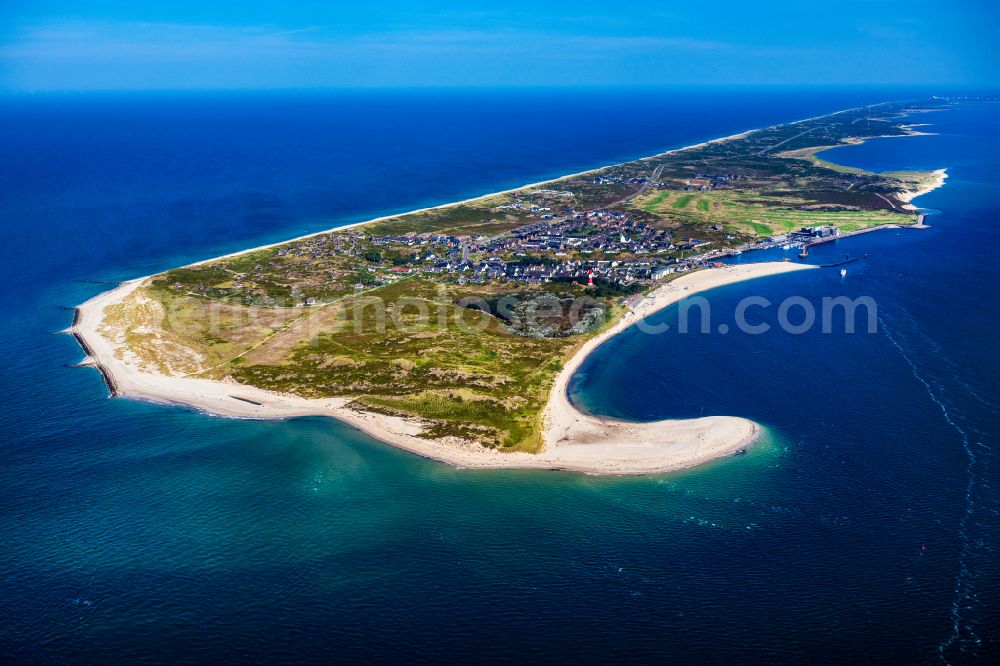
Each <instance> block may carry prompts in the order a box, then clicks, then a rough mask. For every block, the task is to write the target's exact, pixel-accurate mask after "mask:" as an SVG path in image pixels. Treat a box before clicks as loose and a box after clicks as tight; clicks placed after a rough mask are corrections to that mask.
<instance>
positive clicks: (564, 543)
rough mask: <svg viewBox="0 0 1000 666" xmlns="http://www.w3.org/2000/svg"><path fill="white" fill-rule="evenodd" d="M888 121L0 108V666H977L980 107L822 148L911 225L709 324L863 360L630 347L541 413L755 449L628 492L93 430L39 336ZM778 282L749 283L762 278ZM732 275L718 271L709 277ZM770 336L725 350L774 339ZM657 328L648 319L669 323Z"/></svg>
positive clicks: (571, 105)
mask: <svg viewBox="0 0 1000 666" xmlns="http://www.w3.org/2000/svg"><path fill="white" fill-rule="evenodd" d="M887 96H888V97H898V96H899V95H898V92H895V91H894V92H893V93H891V94H881V95H880V94H879V93H878V91H865V92H863V93H858V92H851V91H846V92H845V91H826V92H816V91H813V92H810V93H808V94H807V93H791V92H773V91H772V92H770V93H767V94H764V93H751V92H748V91H741V92H736V91H711V92H706V91H701V92H691V91H687V92H683V93H682V92H680V91H673V92H659V93H648V92H646V93H644V92H641V91H635V92H631V93H620V92H619V93H609V92H602V91H576V92H563V93H559V94H555V93H546V94H540V93H534V92H530V93H529V92H517V93H512V92H508V93H489V92H480V93H463V94H460V95H458V94H444V93H435V94H427V93H421V94H416V93H393V94H389V93H365V94H361V93H351V94H339V95H315V94H313V95H270V96H253V95H201V96H197V95H190V96H179V97H177V96H175V97H170V96H132V97H130V96H122V97H111V96H94V97H86V96H84V97H79V96H67V97H56V96H43V97H15V98H6V99H3V100H2V101H0V146H2V147H3V150H0V221H2V223H3V232H4V238H5V243H4V247H5V249H6V252H5V253H4V261H3V263H2V264H0V277H2V278H3V281H4V286H5V287H6V288H5V289H4V290H3V291H2V292H0V308H2V310H0V312H2V313H3V315H4V316H3V319H2V320H0V331H2V334H3V339H4V340H5V342H6V348H7V352H8V353H7V354H4V355H3V356H2V357H0V370H2V381H0V399H2V403H0V404H3V405H4V406H5V418H4V419H3V420H2V421H0V428H2V430H0V441H2V446H3V450H2V451H0V543H2V544H3V546H2V548H0V586H2V594H0V657H3V658H5V660H11V659H13V660H17V661H38V660H46V661H77V660H88V661H111V660H116V661H117V660H137V659H146V660H155V661H174V660H187V661H209V660H217V659H228V660H243V661H279V660H286V661H291V660H306V661H328V660H330V659H361V658H382V659H388V658H404V657H414V658H417V659H421V660H430V659H446V660H467V659H470V658H473V657H476V656H478V657H484V658H487V659H496V660H501V659H505V658H521V659H540V658H546V657H548V658H560V657H562V658H567V657H572V658H576V659H580V660H585V661H606V660H608V659H619V660H625V659H627V660H642V659H646V660H649V659H653V658H657V659H666V658H671V659H673V660H675V661H697V662H706V661H730V662H732V661H737V662H747V661H768V662H802V661H806V660H816V659H817V658H818V659H823V660H825V661H829V660H837V661H842V660H847V659H868V660H870V659H874V660H878V661H893V662H911V663H912V662H918V663H919V662H928V661H936V660H940V659H941V658H942V657H943V658H944V659H945V660H947V661H951V662H964V661H975V660H976V658H977V657H978V658H979V659H980V660H985V659H987V658H988V657H989V656H990V655H991V654H997V652H998V649H1000V647H998V639H997V628H998V625H1000V611H998V608H1000V603H998V602H1000V593H998V591H1000V584H998V583H1000V571H998V565H997V557H996V553H995V548H996V545H997V540H998V536H1000V532H998V530H1000V518H998V506H1000V504H998V501H997V496H996V491H995V490H993V489H992V487H991V484H993V485H995V484H996V481H997V474H996V471H995V469H996V464H997V461H996V454H995V453H994V449H995V445H996V443H997V439H998V438H997V435H998V433H1000V385H998V382H997V379H996V378H997V377H998V376H1000V360H998V357H997V353H996V347H995V344H996V337H997V336H996V334H995V331H996V330H997V324H998V323H1000V322H998V318H1000V315H998V313H997V304H998V295H997V287H998V285H1000V280H998V272H1000V268H997V264H996V261H995V248H996V247H998V242H1000V229H998V226H997V223H998V218H1000V215H998V213H1000V205H998V204H997V203H996V201H995V193H996V192H997V189H998V187H1000V158H998V157H997V155H1000V109H998V108H997V107H996V106H992V107H988V106H969V107H964V108H961V109H958V110H952V111H948V112H943V113H935V114H928V115H926V116H922V117H920V119H919V120H920V121H921V122H931V123H933V128H932V129H933V131H936V132H938V133H939V134H937V135H935V136H928V137H919V138H906V139H895V140H892V139H885V140H877V141H873V142H870V143H868V144H865V145H864V146H857V147H850V148H845V149H838V150H837V151H833V152H831V153H830V157H831V159H836V160H837V161H840V162H843V163H849V164H853V165H857V166H862V167H865V168H873V169H879V170H880V169H897V168H906V167H913V168H938V167H948V168H949V173H950V178H949V181H948V184H947V186H946V187H944V188H942V189H940V190H938V191H936V192H934V193H932V194H930V195H927V196H925V197H923V198H921V199H920V200H919V201H918V203H919V204H920V205H922V206H926V207H933V208H935V209H938V210H940V211H941V212H940V213H938V214H936V215H934V216H932V217H931V218H929V221H930V223H931V225H932V228H931V229H928V230H923V231H917V230H900V231H898V232H897V231H883V232H877V233H874V234H869V235H865V236H861V237H857V238H854V239H849V240H843V241H838V242H837V243H836V244H831V245H828V246H824V247H822V248H819V249H817V250H815V251H814V252H813V256H812V258H811V260H812V261H816V262H818V263H823V262H826V261H830V260H832V259H839V258H841V257H842V256H843V254H844V253H846V252H850V253H852V255H854V256H863V255H864V254H865V253H867V254H868V255H869V256H868V258H867V259H864V260H863V261H859V262H857V263H854V264H851V265H850V266H849V267H848V269H849V271H848V275H847V276H846V278H843V279H842V278H841V277H840V275H839V274H838V273H837V272H836V271H833V270H821V271H812V272H805V273H801V274H795V275H788V276H782V277H779V278H769V279H765V280H759V281H755V282H752V283H745V284H742V285H734V286H731V287H727V288H725V289H721V290H717V291H716V292H713V293H712V294H710V299H709V302H710V304H711V309H712V323H713V330H715V329H716V326H715V324H716V323H718V322H726V321H732V313H733V310H734V308H735V306H736V304H737V303H738V302H739V300H740V299H741V298H743V297H745V296H747V295H762V296H765V297H767V298H768V299H769V300H770V301H772V302H773V303H775V304H777V303H779V302H781V301H782V299H784V298H786V297H788V296H791V295H799V296H803V297H805V298H806V299H807V300H810V301H811V302H817V303H818V302H819V299H821V298H822V297H823V296H837V295H849V296H851V297H856V296H870V297H872V298H873V299H874V300H875V302H876V303H877V306H878V314H879V318H880V322H879V327H878V331H877V332H876V333H873V334H867V333H855V334H853V335H848V334H845V333H843V332H839V333H838V332H837V328H836V327H835V331H834V332H833V333H831V334H824V333H822V332H821V331H819V330H812V331H810V332H808V333H805V334H802V335H789V334H787V333H783V332H781V331H780V330H778V329H777V328H775V329H773V330H772V331H770V332H768V333H766V334H763V335H744V334H741V333H738V332H735V331H733V332H730V333H729V334H726V335H722V334H719V333H711V334H697V333H688V334H678V333H675V332H673V331H676V328H677V327H676V326H673V327H672V329H671V332H668V333H666V334H663V335H659V336H650V335H646V334H643V333H642V332H640V331H632V332H630V333H627V334H625V335H623V336H620V337H619V338H616V339H615V340H613V341H612V342H610V343H608V344H607V345H605V346H604V347H602V348H601V349H600V350H599V352H598V353H597V354H595V356H594V357H593V358H592V359H591V360H590V361H589V362H588V363H586V364H585V366H584V367H583V368H582V372H581V374H580V375H579V376H578V378H577V381H575V382H574V398H575V399H576V400H578V401H580V402H581V403H583V404H584V405H586V406H587V407H589V408H590V409H594V410H596V411H598V412H601V413H606V414H611V415H615V416H622V417H628V418H635V419H659V418H668V417H676V416H697V415H700V414H733V415H740V416H746V417H750V418H753V419H755V420H757V421H759V422H761V423H763V424H765V425H766V427H767V428H768V432H767V436H766V438H765V441H764V442H763V443H762V444H761V445H759V446H756V447H754V448H753V449H751V451H750V452H749V453H748V455H746V456H741V457H737V458H732V459H728V460H724V461H720V462H718V463H715V464H712V465H709V466H706V467H703V468H700V469H697V470H694V471H690V472H686V473H682V474H673V475H665V476H662V477H650V478H634V479H631V478H626V479H618V478H595V477H587V476H582V475H574V474H563V473H551V472H523V471H521V472H509V471H490V472H483V471H468V470H456V469H453V468H450V467H448V466H445V465H441V464H437V463H433V462H430V461H426V460H422V459H419V458H416V457H414V456H411V455H409V454H406V453H403V452H399V451H396V450H394V449H391V448H389V447H387V446H384V445H381V444H379V443H378V442H374V441H372V440H370V439H369V438H367V437H364V436H362V435H360V434H358V433H356V432H354V431H351V430H350V429H348V428H346V427H343V426H341V425H339V424H337V423H335V422H332V421H330V420H326V419H315V418H312V419H296V420H292V421H287V422H249V421H234V420H225V419H217V418H212V417H207V416H203V415H200V414H196V413H192V412H190V411H187V410H183V409H177V408H165V407H160V406H154V405H147V404H142V403H137V402H131V401H124V400H108V399H107V398H106V392H105V390H104V387H103V385H102V383H101V380H100V377H99V376H98V375H97V373H95V372H93V371H92V370H89V369H75V368H69V367H64V364H70V363H73V362H76V361H77V360H79V359H80V357H81V352H80V350H79V349H78V348H77V347H76V345H75V343H74V342H73V341H72V339H70V338H68V337H66V336H54V335H48V333H49V332H51V331H55V330H58V329H61V328H64V327H65V326H66V325H67V324H68V323H69V318H70V313H69V312H66V311H64V310H60V309H59V306H61V305H73V304H76V303H78V302H81V301H82V300H85V299H86V298H87V297H89V296H90V295H93V294H95V293H97V292H99V291H101V290H103V289H104V288H106V285H100V284H95V283H88V282H83V281H84V280H115V279H121V278H128V277H134V276H137V275H143V274H148V273H150V272H152V271H157V270H161V269H165V268H169V267H171V266H174V265H177V264H179V263H182V262H186V261H191V260H195V259H198V258H201V257H205V256H214V255H216V254H219V253H220V252H223V251H232V250H236V249H239V248H241V247H246V246H249V245H255V244H259V243H261V242H264V241H275V240H280V239H281V238H284V237H289V236H293V235H296V234H300V233H303V232H307V231H313V230H318V229H323V228H326V227H329V226H333V225H335V224H338V223H342V222H351V221H357V220H360V219H365V218H368V217H372V216H374V215H378V214H384V213H387V212H392V211H400V210H407V209H411V208H415V207H419V206H423V205H427V204H433V203H441V202H446V201H449V200H454V199H457V198H462V197H466V196H469V195H472V194H476V193H480V192H485V191H493V190H496V189H501V188H504V187H510V186H516V185H518V184H521V183H524V182H531V181H534V180H538V179H541V178H545V177H550V176H555V175H559V174H561V173H564V172H568V171H577V170H580V169H584V168H589V167H593V166H598V165H601V164H606V163H611V162H615V161H620V160H623V159H628V158H631V157H638V156H642V155H646V154H651V153H654V152H657V151H659V150H662V149H665V148H669V147H672V146H678V145H684V144H687V143H691V142H694V141H697V140H702V139H706V138H711V137H714V136H719V135H724V134H730V133H733V132H736V131H740V130H743V129H748V128H751V127H757V126H762V125H767V124H771V123H775V122H780V121H785V120H793V119H796V118H800V117H806V116H812V115H817V114H819V113H823V112H827V111H832V110H836V109H839V108H844V107H849V106H855V105H857V104H860V103H864V102H869V101H878V100H880V99H882V98H883V97H887ZM778 254H780V251H778ZM756 258H758V257H754V256H748V255H744V257H742V259H744V260H752V259H756ZM773 310H774V308H770V309H757V310H755V311H754V314H753V315H752V316H751V318H752V319H754V320H755V321H757V320H759V321H767V322H770V323H772V324H776V319H775V315H774V311H773ZM677 317H678V312H677V310H676V309H671V310H667V311H664V312H662V313H660V314H658V315H655V316H654V318H653V319H654V321H662V322H665V323H674V324H676V320H677Z"/></svg>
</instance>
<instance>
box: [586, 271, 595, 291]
mask: <svg viewBox="0 0 1000 666" xmlns="http://www.w3.org/2000/svg"><path fill="white" fill-rule="evenodd" d="M587 286H588V287H593V286H594V269H593V268H590V269H588V270H587Z"/></svg>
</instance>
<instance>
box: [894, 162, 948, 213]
mask: <svg viewBox="0 0 1000 666" xmlns="http://www.w3.org/2000/svg"><path fill="white" fill-rule="evenodd" d="M931 173H932V174H934V177H933V178H931V179H929V180H928V181H927V182H926V183H925V184H924V185H923V186H922V187H920V188H918V189H916V190H911V191H907V192H902V193H900V194H899V195H898V197H897V198H898V199H899V200H900V201H904V202H906V204H905V206H904V207H905V208H907V209H909V210H919V209H918V208H917V207H916V206H914V205H913V203H912V201H913V200H914V199H916V198H917V197H919V196H921V195H924V194H927V193H928V192H933V191H934V190H936V189H937V188H939V187H941V186H942V185H944V181H945V180H946V179H947V178H948V170H947V169H935V170H934V171H931Z"/></svg>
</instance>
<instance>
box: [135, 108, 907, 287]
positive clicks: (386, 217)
mask: <svg viewBox="0 0 1000 666" xmlns="http://www.w3.org/2000/svg"><path fill="white" fill-rule="evenodd" d="M886 103H887V104H888V103H890V102H886ZM861 108H863V107H860V106H857V107H851V108H849V109H840V110H838V111H833V112H831V113H824V114H822V115H818V116H811V117H809V118H800V119H798V120H792V121H789V122H787V123H775V124H774V125H767V126H765V127H755V128H751V129H747V130H743V131H742V132H737V133H735V134H728V135H726V136H722V137H718V138H715V139H708V140H706V141H699V142H698V143H692V144H689V145H686V146H681V147H679V148H670V149H668V150H664V151H661V152H659V153H655V154H653V155H647V156H645V157H639V158H635V159H634V160H626V161H635V162H646V161H649V160H654V159H656V158H658V157H663V156H664V155H673V154H675V153H681V152H684V151H685V150H694V149H695V148H701V147H704V146H709V145H712V144H715V143H725V142H726V141H732V140H733V139H740V138H743V137H745V136H746V135H748V134H751V133H753V132H760V131H762V130H766V129H770V128H772V127H779V126H781V125H797V124H800V123H807V122H809V121H811V120H819V119H820V118H828V117H830V116H836V115H839V114H841V113H849V112H851V111H857V110H858V109H861ZM901 136H909V135H901ZM618 164H621V162H619V163H616V164H605V165H603V166H599V167H594V168H592V169H584V170H583V171H578V172H576V173H568V174H564V175H562V176H557V177H555V178H549V179H546V180H540V181H538V182H535V183H526V184H524V185H519V186H517V187H511V188H508V189H506V190H498V191H496V192H489V193H486V194H477V195H476V196H473V197H469V198H467V199H461V200H459V201H449V202H448V203H443V204H436V205H434V206H426V207H424V208H416V209H414V210H409V211H404V212H401V213H391V214H389V215H382V216H379V217H375V218H372V219H369V220H363V221H361V222H349V223H347V224H342V225H339V226H335V227H330V228H328V229H323V230H320V231H313V232H310V233H308V234H303V235H301V236H295V237H293V238H286V239H284V240H280V241H276V242H274V243H266V244H264V245H258V246H256V247H251V248H245V249H242V250H237V251H235V252H229V253H227V254H221V255H219V256H216V257H211V258H209V259H201V260H198V261H195V262H192V263H190V264H185V265H184V266H179V267H177V268H186V267H189V266H198V265H201V264H207V263H209V262H212V261H219V260H221V259H229V258H231V257H235V256H238V255H241V254H246V253H248V252H256V251H258V250H266V249H269V248H272V247H277V246H279V245H284V244H285V243H294V242H296V241H300V240H305V239H307V238H314V237H316V236H322V235H324V234H330V233H334V232H337V231H345V230H347V229H355V228H357V227H361V226H364V225H366V224H374V223H376V222H384V221H385V220H391V219H393V218H396V217H403V216H405V215H415V214H417V213H426V212H428V211H432V210H438V209H441V208H448V207H450V206H459V205H462V204H466V203H471V202H473V201H479V200H481V199H488V198H490V197H496V196H500V195H503V194H511V193H514V192H519V191H520V190H524V189H528V188H532V187H538V186H540V185H551V184H553V183H558V182H560V181H563V180H566V179H568V178H576V177H577V176H584V175H586V174H589V173H596V172H598V171H603V170H604V169H610V168H611V167H614V166H617V165H618ZM146 277H151V276H146ZM137 279H144V278H137Z"/></svg>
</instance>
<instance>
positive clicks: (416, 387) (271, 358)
mask: <svg viewBox="0 0 1000 666" xmlns="http://www.w3.org/2000/svg"><path fill="white" fill-rule="evenodd" d="M906 108H907V107H906V105H905V104H894V105H883V108H881V109H880V110H879V112H880V113H879V115H880V116H881V120H880V121H878V122H875V123H872V125H874V126H871V127H869V123H858V122H857V121H858V120H859V119H861V118H864V117H865V116H864V115H861V114H865V113H868V111H867V110H865V111H855V112H844V113H840V114H835V115H831V116H826V117H825V118H818V119H812V120H808V121H803V122H801V123H797V124H795V125H783V126H777V127H771V128H767V129H763V130H758V131H756V132H750V133H748V134H746V135H744V136H742V137H740V138H738V139H733V140H729V141H722V142H715V143H710V144H705V145H701V146H698V147H696V148H692V149H688V150H684V151H679V152H673V153H669V154H664V155H659V156H655V157H652V158H649V159H646V160H639V161H635V162H629V163H625V164H620V165H616V166H613V167H608V168H606V169H601V170H599V171H595V172H590V173H586V174H580V175H576V176H569V177H566V178H563V179H560V180H558V181H555V182H552V183H547V184H545V185H541V186H535V187H531V188H524V189H522V190H519V191H516V192H509V193H505V194H498V195H491V196H488V197H483V198H480V199H476V200H473V201H468V202H463V203H460V204H455V205H450V206H444V207H440V208H435V209H432V210H425V211H421V212H416V213H410V214H405V215H398V216H395V217H390V218H386V219H382V220H379V221H378V222H373V223H371V224H368V225H365V226H364V227H358V228H354V229H351V230H345V231H341V232H337V231H333V232H330V233H324V234H318V235H316V236H313V237H310V238H306V239H300V240H296V241H290V242H288V243H284V244H281V245H279V246H276V247H271V248H266V249H261V250H254V251H251V252H247V253H244V254H240V255H237V256H235V257H230V258H227V259H223V260H218V261H215V262H212V263H207V264H201V265H197V266H189V267H185V268H180V269H176V270H172V271H168V272H166V273H164V274H161V275H159V276H156V277H155V278H154V279H153V280H152V281H151V283H150V284H149V285H147V286H146V287H144V288H142V289H140V290H137V292H135V294H133V296H132V297H130V298H129V299H127V300H126V301H124V302H122V303H121V304H119V305H117V306H115V307H113V308H110V309H109V311H108V313H107V315H106V319H105V322H104V329H105V332H106V335H108V336H109V337H111V338H114V339H118V340H119V341H121V342H122V343H123V344H124V345H125V346H126V347H127V348H128V350H129V351H130V352H131V353H133V354H134V355H135V357H136V358H138V359H139V362H140V363H141V364H142V365H144V366H145V367H147V368H149V369H152V370H157V371H159V372H163V373H165V374H171V375H190V376H199V377H208V378H213V379H220V380H226V379H228V380H234V381H237V382H243V383H247V384H252V385H254V386H258V387H262V388H265V389H270V390H274V391H280V392H288V393H293V394H297V395H301V396H305V397H332V396H340V397H348V398H350V399H351V400H352V401H353V404H354V405H355V406H357V407H359V408H362V409H366V410H372V411H379V412H384V413H389V414H397V415H402V416H407V417H415V418H418V419H420V420H421V421H422V422H423V423H424V424H425V425H426V430H425V432H424V436H426V437H446V436H453V437H460V438H463V439H468V440H472V441H476V442H479V443H481V444H483V445H485V446H491V447H498V448H501V449H504V450H514V449H516V450H524V451H535V450H537V449H538V447H539V446H540V444H541V438H540V432H541V424H540V418H541V412H542V408H543V407H544V405H545V402H546V400H547V397H548V392H549V390H550V388H551V386H552V382H553V379H554V377H555V376H556V374H557V373H558V371H559V369H560V368H561V367H562V365H563V362H564V360H565V359H566V358H567V357H568V356H569V355H571V354H572V353H573V351H574V350H575V349H577V348H578V347H579V346H580V345H581V344H582V343H583V342H584V341H585V340H587V339H588V338H589V337H591V336H592V335H593V334H594V332H595V331H596V330H598V329H599V328H601V327H603V326H606V325H608V324H610V323H611V322H614V321H616V320H617V318H618V317H619V316H620V315H621V314H622V312H623V311H624V307H625V302H626V299H627V298H628V297H629V296H630V295H632V294H636V293H642V292H644V291H646V290H648V289H649V288H650V287H651V285H652V282H653V280H652V279H651V278H652V277H653V276H656V275H660V274H662V272H663V271H662V270H658V269H666V270H670V269H671V268H672V265H671V262H677V261H680V262H682V263H684V264H685V266H684V267H685V268H697V267H698V265H699V263H701V262H703V261H705V260H711V259H712V258H713V256H714V255H712V254H707V253H711V252H722V251H725V250H726V249H727V248H734V247H738V246H740V245H742V244H743V243H746V242H748V241H756V240H759V239H761V238H762V237H767V236H774V235H778V234H786V233H789V232H794V231H796V230H798V229H799V228H801V227H812V226H835V227H839V228H840V229H841V230H842V231H845V232H849V231H859V230H863V229H868V228H872V227H876V226H881V225H886V224H908V223H912V222H913V221H914V220H915V216H914V215H913V214H911V213H908V212H904V211H903V208H902V203H903V202H902V200H901V199H900V198H899V197H900V196H901V193H902V192H903V191H904V190H913V189H915V187H917V186H918V185H919V184H920V183H922V182H924V181H925V180H926V179H927V178H928V175H927V174H923V173H916V172H896V173H884V174H874V173H869V172H865V171H863V170H860V169H852V168H848V167H842V166H839V165H835V164H832V163H830V162H828V161H825V160H822V159H820V158H819V157H817V153H818V152H820V151H821V150H823V149H824V146H820V147H817V146H815V145H814V144H815V143H816V142H817V137H822V141H823V143H824V144H829V145H843V144H844V143H847V142H850V141H856V140H863V139H865V138H869V137H873V136H879V135H884V134H889V133H900V134H901V133H904V132H905V131H906V130H905V128H904V127H903V125H902V124H901V123H900V122H899V118H900V117H901V116H902V115H903V114H904V113H905V111H906ZM825 147H829V146H825ZM694 183H697V188H696V189H695V188H694ZM526 230H527V231H526ZM692 239H700V240H701V241H709V242H708V243H700V244H699V243H696V242H695V241H694V240H692ZM588 269H592V270H594V271H595V274H594V275H593V277H594V286H591V287H587V286H585V284H586V280H587V277H588ZM675 276H676V274H672V275H671V276H670V277H675ZM667 279H669V277H668V278H667ZM661 280H662V278H661ZM584 295H586V296H590V297H592V298H595V299H600V302H599V303H596V304H594V305H590V306H586V307H584V308H582V310H581V312H583V315H584V316H583V321H582V323H581V322H580V321H578V320H576V319H574V317H573V316H571V315H573V314H574V313H572V312H571V308H572V306H573V305H574V304H575V301H573V300H572V299H573V298H575V297H578V296H584ZM510 297H516V298H517V299H518V301H519V302H520V303H521V305H519V306H517V307H514V308H512V309H509V310H502V309H501V308H500V305H501V304H502V303H504V302H505V299H507V298H510ZM475 303H481V304H484V305H475ZM532 304H540V305H541V306H543V307H542V309H543V310H544V312H543V314H542V315H540V316H539V317H537V318H534V319H533V317H534V316H535V313H534V309H533V308H534V305H532ZM546 308H547V309H546ZM482 310H487V311H488V312H484V311H482ZM576 314H579V313H576Z"/></svg>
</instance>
